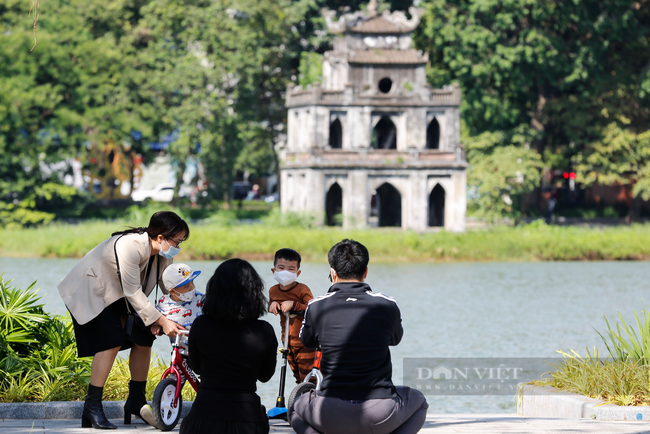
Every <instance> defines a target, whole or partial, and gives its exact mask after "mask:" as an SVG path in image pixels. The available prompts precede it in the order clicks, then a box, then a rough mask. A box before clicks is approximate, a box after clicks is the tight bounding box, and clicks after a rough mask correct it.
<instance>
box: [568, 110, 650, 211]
mask: <svg viewBox="0 0 650 434" xmlns="http://www.w3.org/2000/svg"><path fill="white" fill-rule="evenodd" d="M629 123H630V121H629V120H628V119H625V118H623V117H621V118H620V119H618V120H617V121H615V122H611V123H610V124H609V125H607V127H606V128H605V130H604V132H603V136H602V138H601V139H600V140H598V141H596V142H594V143H592V144H591V146H590V147H589V148H588V150H587V151H586V152H584V153H582V154H580V155H578V156H577V157H576V159H575V163H576V171H577V174H578V176H579V179H580V180H581V181H582V183H583V184H584V185H587V186H589V185H593V184H595V183H599V184H602V185H631V186H632V192H633V194H634V199H633V201H632V207H631V209H630V215H629V217H630V218H633V219H635V218H638V217H639V212H640V206H641V200H649V199H650V130H648V131H645V132H644V133H641V134H637V133H635V132H633V131H632V130H630V129H628V128H626V127H627V126H628V125H629Z"/></svg>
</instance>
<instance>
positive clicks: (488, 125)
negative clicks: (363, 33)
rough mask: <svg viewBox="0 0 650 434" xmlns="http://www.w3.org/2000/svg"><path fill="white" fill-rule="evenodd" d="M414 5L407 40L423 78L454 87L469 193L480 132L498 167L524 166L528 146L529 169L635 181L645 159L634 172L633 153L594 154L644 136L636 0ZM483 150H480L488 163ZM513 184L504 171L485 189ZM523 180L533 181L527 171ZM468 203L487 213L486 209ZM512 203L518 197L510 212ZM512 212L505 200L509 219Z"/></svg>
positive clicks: (441, 0) (648, 41)
mask: <svg viewBox="0 0 650 434" xmlns="http://www.w3.org/2000/svg"><path fill="white" fill-rule="evenodd" d="M420 5H421V6H422V7H424V8H425V10H426V12H425V15H424V17H423V21H424V22H423V24H421V25H420V29H419V32H418V33H419V34H418V37H417V40H418V45H419V46H420V47H421V48H423V49H426V50H427V51H428V52H429V54H430V57H431V59H432V61H431V67H430V68H429V69H428V77H429V80H430V82H431V84H432V85H434V86H441V85H444V84H447V83H449V82H451V81H457V82H459V83H460V85H461V88H462V90H463V107H462V119H463V121H464V122H465V126H466V131H465V134H464V137H463V142H464V143H465V145H466V146H467V148H468V149H469V151H470V152H468V157H469V161H470V163H471V164H472V165H473V166H474V168H473V170H475V172H474V173H473V174H470V177H473V178H474V180H476V181H475V185H477V186H478V187H479V189H481V188H483V187H481V183H480V180H481V179H482V178H483V177H484V176H486V175H488V176H489V174H490V172H491V171H492V170H493V165H490V164H485V163H482V160H483V159H484V158H485V153H484V152H482V148H481V145H480V143H478V144H477V142H484V141H485V135H486V134H489V135H490V136H491V137H498V146H505V147H506V149H503V150H501V154H502V155H501V156H500V158H502V159H503V161H504V164H505V165H512V161H513V160H517V159H518V158H521V159H522V160H524V161H527V160H530V161H534V160H535V158H533V157H532V155H531V157H529V158H525V157H522V155H521V154H527V155H530V154H531V152H535V153H536V154H537V155H538V156H539V158H541V161H542V162H543V166H542V167H539V168H540V169H541V168H544V169H545V170H546V171H548V170H550V169H559V170H563V171H568V170H577V171H578V175H579V176H578V179H577V181H578V183H579V184H581V185H583V186H588V185H591V184H593V183H594V182H600V183H603V184H609V185H612V184H621V183H623V184H628V183H635V181H636V180H637V179H638V176H637V174H638V173H639V172H643V171H645V170H648V169H647V168H645V164H646V162H645V160H644V161H643V162H642V164H641V166H640V167H637V164H638V163H637V160H638V159H637V158H636V157H634V156H632V157H629V158H628V156H627V155H625V154H624V153H623V152H621V153H620V158H617V159H616V160H615V161H607V159H606V158H599V157H598V155H599V154H600V155H604V154H606V153H607V149H605V148H607V147H608V146H610V143H611V142H612V141H618V142H626V143H620V144H619V145H618V146H623V147H626V146H627V147H629V148H632V149H634V148H636V147H637V143H638V142H640V141H643V140H644V139H643V138H639V139H637V137H636V135H637V134H642V133H643V132H645V131H648V121H650V93H648V90H649V89H650V62H649V61H650V7H648V6H649V5H648V2H647V1H639V2H619V1H597V0H573V1H556V0H548V1H541V2H540V1H534V0H509V1H502V0H427V1H423V2H421V3H420ZM477 145H478V146H477ZM599 147H600V149H594V148H599ZM529 150H530V152H528V151H529ZM621 151H623V150H621ZM493 152H494V151H493V149H492V148H489V149H488V153H487V156H488V159H489V158H490V156H491V155H492V154H493ZM640 153H643V151H641V152H640ZM594 154H596V155H594ZM633 154H634V152H633ZM629 160H634V161H633V162H632V161H629ZM626 166H627V167H626ZM629 166H634V167H632V168H630V170H628V167H629ZM610 172H617V176H616V177H611V176H610ZM629 175H631V176H629ZM509 179H510V180H509ZM520 179H521V178H520ZM521 184H522V183H520V182H518V181H517V180H516V179H515V178H514V177H511V178H508V177H505V176H504V177H502V178H501V180H500V185H499V186H497V187H495V188H497V189H499V190H504V189H515V188H518V189H519V191H520V193H525V192H528V191H531V187H533V185H521ZM533 184H537V186H540V185H541V180H540V178H539V176H538V179H537V180H536V183H533ZM487 187H488V188H489V189H492V188H493V186H492V185H488V186H487ZM639 188H641V187H639ZM639 188H637V192H638V190H639ZM643 189H644V191H645V187H643ZM485 193H487V192H485ZM492 194H493V195H495V196H497V195H498V193H492ZM510 198H511V199H512V200H513V201H515V199H514V198H512V195H510ZM493 204H494V205H495V206H496V207H497V208H499V207H500V208H502V209H504V208H505V207H504V206H503V205H498V204H497V203H496V201H493ZM479 205H481V206H480V208H481V210H482V211H483V212H484V213H487V214H488V215H489V213H490V212H492V211H494V210H492V209H490V208H489V207H486V206H485V203H483V204H481V203H479ZM504 210H505V211H508V210H507V209H504ZM524 210H525V209H524V208H523V203H522V205H521V206H520V208H519V211H524ZM516 211H517V209H515V208H514V207H513V209H512V212H514V213H515V214H514V216H516ZM501 214H503V213H501ZM507 214H510V212H508V213H507ZM510 215H513V214H510Z"/></svg>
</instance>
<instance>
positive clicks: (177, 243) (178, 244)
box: [169, 238, 184, 247]
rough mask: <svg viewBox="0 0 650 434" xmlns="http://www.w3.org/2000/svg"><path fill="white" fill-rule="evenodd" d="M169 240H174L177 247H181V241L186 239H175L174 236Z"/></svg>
mask: <svg viewBox="0 0 650 434" xmlns="http://www.w3.org/2000/svg"><path fill="white" fill-rule="evenodd" d="M169 240H171V241H173V242H174V244H176V247H180V246H181V243H182V242H183V241H184V240H180V241H176V240H175V239H173V238H169Z"/></svg>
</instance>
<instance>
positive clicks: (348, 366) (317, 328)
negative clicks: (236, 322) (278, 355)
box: [300, 282, 404, 400]
mask: <svg viewBox="0 0 650 434" xmlns="http://www.w3.org/2000/svg"><path fill="white" fill-rule="evenodd" d="M403 334H404V330H403V329H402V318H401V316H400V311H399V307H398V306H397V302H395V300H394V299H393V298H391V297H387V296H385V295H383V294H381V293H375V292H372V290H371V289H370V286H368V285H366V284H365V283H361V282H344V283H336V284H334V285H332V286H331V288H330V290H329V291H328V293H327V294H326V295H324V296H322V297H317V298H314V299H313V300H311V301H310V302H309V304H308V305H307V310H306V311H305V319H304V321H303V325H302V329H301V330H300V340H301V341H302V343H303V345H305V347H308V348H315V347H317V346H318V345H320V346H321V348H322V351H323V358H322V361H321V371H322V373H323V383H322V385H321V392H320V395H321V396H329V397H335V398H340V399H350V400H363V399H377V398H390V397H392V396H394V393H395V388H394V386H393V382H392V380H391V376H392V372H393V366H392V364H391V360H390V350H389V349H388V347H389V346H390V345H397V344H399V342H400V341H401V339H402V335H403Z"/></svg>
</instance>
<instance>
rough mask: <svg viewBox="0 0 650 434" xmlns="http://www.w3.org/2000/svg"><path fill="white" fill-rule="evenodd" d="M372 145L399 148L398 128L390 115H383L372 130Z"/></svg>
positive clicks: (379, 147) (374, 146)
mask: <svg viewBox="0 0 650 434" xmlns="http://www.w3.org/2000/svg"><path fill="white" fill-rule="evenodd" d="M372 147H373V148H375V149H397V128H396V127H395V124H394V123H393V121H391V120H390V117H388V116H382V117H381V119H379V122H377V125H375V128H374V129H373V130H372Z"/></svg>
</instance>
